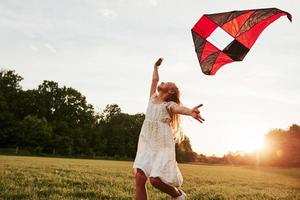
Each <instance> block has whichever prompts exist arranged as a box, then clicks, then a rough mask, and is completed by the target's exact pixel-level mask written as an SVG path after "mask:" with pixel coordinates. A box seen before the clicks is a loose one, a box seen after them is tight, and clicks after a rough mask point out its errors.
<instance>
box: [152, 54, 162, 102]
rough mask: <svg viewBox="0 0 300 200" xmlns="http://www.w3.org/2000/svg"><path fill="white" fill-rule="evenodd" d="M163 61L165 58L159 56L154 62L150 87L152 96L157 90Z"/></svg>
mask: <svg viewBox="0 0 300 200" xmlns="http://www.w3.org/2000/svg"><path fill="white" fill-rule="evenodd" d="M162 61H163V59H162V58H159V59H158V60H157V61H156V62H155V64H154V67H153V74H152V82H151V88H150V97H151V96H152V95H153V94H154V93H155V92H156V87H157V83H158V81H159V75H158V67H159V66H160V64H161V62H162Z"/></svg>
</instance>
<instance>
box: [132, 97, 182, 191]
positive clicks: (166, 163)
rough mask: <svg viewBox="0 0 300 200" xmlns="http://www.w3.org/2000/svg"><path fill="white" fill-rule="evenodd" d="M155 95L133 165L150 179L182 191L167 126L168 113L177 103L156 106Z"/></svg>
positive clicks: (180, 177)
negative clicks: (153, 178) (160, 181)
mask: <svg viewBox="0 0 300 200" xmlns="http://www.w3.org/2000/svg"><path fill="white" fill-rule="evenodd" d="M156 96H157V94H156V93H155V94H153V95H152V96H151V97H150V99H149V103H148V108H147V112H146V116H145V120H144V122H143V126H142V129H141V132H140V135H139V140H138V148H137V153H136V157H135V160H134V163H133V172H134V174H135V173H136V171H137V168H139V169H141V170H142V171H143V172H144V173H145V175H146V176H147V177H159V178H160V179H161V180H162V181H163V182H164V183H167V184H170V185H173V186H176V187H180V186H181V185H182V182H183V178H182V175H181V172H180V170H179V168H178V166H177V162H176V157H175V142H174V139H173V133H172V129H171V128H170V126H169V125H168V123H169V122H170V120H171V117H170V115H169V113H168V111H167V109H169V108H170V107H171V106H172V105H174V104H176V103H175V102H163V103H161V104H155V103H153V100H154V98H155V97H156Z"/></svg>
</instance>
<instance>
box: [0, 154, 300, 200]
mask: <svg viewBox="0 0 300 200" xmlns="http://www.w3.org/2000/svg"><path fill="white" fill-rule="evenodd" d="M179 167H180V169H181V171H182V174H183V176H184V185H183V189H184V191H185V192H186V193H187V195H188V196H189V199H203V200H204V199H205V200H208V199H211V200H213V199H220V200H221V199H228V200H229V199H230V200H232V199H233V200H234V199H236V200H237V199H245V200H246V199H257V200H261V199H286V200H292V199H293V200H294V199H300V169H297V168H293V169H282V168H260V169H257V168H252V167H233V166H209V165H191V164H180V165H179ZM131 169H132V162H126V161H105V160H84V159H61V158H39V157H17V156H0V177H1V178H0V199H134V193H135V183H134V177H133V175H132V170H131ZM147 189H148V195H149V199H170V198H169V197H168V196H167V195H165V194H162V193H161V192H159V191H158V190H156V189H154V188H153V187H152V186H151V185H150V184H149V183H147Z"/></svg>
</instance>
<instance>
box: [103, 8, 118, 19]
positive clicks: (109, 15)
mask: <svg viewBox="0 0 300 200" xmlns="http://www.w3.org/2000/svg"><path fill="white" fill-rule="evenodd" d="M101 14H102V16H103V17H106V18H115V17H117V13H116V12H115V11H113V10H110V9H107V8H105V9H102V10H101Z"/></svg>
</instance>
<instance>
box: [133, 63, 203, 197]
mask: <svg viewBox="0 0 300 200" xmlns="http://www.w3.org/2000/svg"><path fill="white" fill-rule="evenodd" d="M162 60H163V59H162V58H160V59H158V60H157V62H156V63H155V64H154V69H153V76H152V84H151V89H150V99H149V103H148V108H147V112H146V117H145V120H144V123H143V126H142V129H141V132H140V135H139V141H138V148H137V153H136V157H135V160H134V164H133V172H134V175H135V178H136V199H137V200H144V199H147V192H146V188H145V184H146V181H147V178H149V180H150V183H151V184H152V185H153V186H154V187H155V188H157V189H159V190H160V191H162V192H164V193H167V194H169V195H170V196H171V197H172V199H177V200H180V199H185V197H186V194H185V193H184V192H183V191H182V190H181V189H178V188H177V187H180V186H181V185H182V182H183V178H182V175H181V172H180V171H179V168H178V166H177V162H176V157H175V141H177V142H180V140H182V139H183V138H182V137H183V136H182V132H181V131H180V130H179V114H182V115H190V116H192V117H193V118H195V119H196V120H198V121H199V122H201V123H202V122H203V121H204V119H203V118H202V117H201V116H200V111H199V107H201V106H202V104H201V105H198V106H196V107H194V108H192V109H189V108H187V107H184V106H182V105H181V104H180V100H179V90H178V88H177V87H176V85H175V84H174V83H171V82H167V83H164V82H161V84H160V85H158V86H157V84H158V81H159V76H158V67H159V66H160V64H161V62H162ZM156 89H157V91H158V94H157V93H156ZM174 139H175V141H174Z"/></svg>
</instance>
